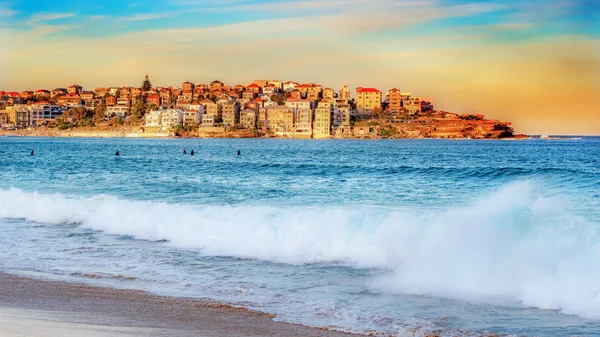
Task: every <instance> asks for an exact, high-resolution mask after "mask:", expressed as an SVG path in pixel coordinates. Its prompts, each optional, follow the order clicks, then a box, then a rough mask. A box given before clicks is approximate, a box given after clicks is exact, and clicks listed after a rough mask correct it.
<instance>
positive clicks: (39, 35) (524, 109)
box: [0, 0, 600, 134]
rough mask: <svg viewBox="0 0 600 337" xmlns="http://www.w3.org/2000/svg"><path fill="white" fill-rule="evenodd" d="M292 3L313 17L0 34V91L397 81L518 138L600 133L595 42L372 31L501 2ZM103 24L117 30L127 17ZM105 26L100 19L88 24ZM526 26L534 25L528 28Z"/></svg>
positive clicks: (512, 26) (475, 31)
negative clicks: (508, 125) (510, 129)
mask: <svg viewBox="0 0 600 337" xmlns="http://www.w3.org/2000/svg"><path fill="white" fill-rule="evenodd" d="M188 2H190V1H188ZM198 2H199V1H198ZM236 3H237V4H238V5H240V6H242V5H244V6H245V5H251V4H249V3H248V2H236ZM289 3H290V2H289V1H288V2H287V5H285V4H281V3H276V4H275V5H274V6H275V7H269V8H270V9H267V8H266V7H263V10H268V11H273V13H275V14H276V13H277V11H276V10H275V9H273V8H277V6H280V8H283V7H286V6H289ZM294 3H298V5H299V6H303V7H302V8H304V9H305V10H310V11H314V13H313V14H310V15H309V14H306V13H300V14H298V15H294V16H293V17H289V18H282V17H281V16H277V15H275V18H268V17H267V18H265V17H264V16H260V15H256V16H253V17H256V18H257V19H256V20H255V21H248V22H237V23H232V24H226V25H220V26H213V27H205V28H171V29H152V30H146V31H136V32H127V31H120V32H119V34H114V35H110V36H106V35H84V34H81V35H77V36H73V35H72V34H71V35H69V36H62V35H61V34H53V33H56V32H57V31H56V29H68V28H69V26H59V27H61V28H56V27H57V26H49V25H43V24H38V25H36V28H34V29H31V30H28V31H23V30H20V29H18V28H17V27H14V26H13V27H11V28H4V29H3V28H0V44H2V45H3V46H8V47H7V49H5V50H3V51H0V53H3V55H1V56H2V57H0V73H2V74H3V75H4V76H3V77H2V78H0V86H2V87H3V89H4V87H11V88H14V89H15V90H17V89H22V90H24V89H27V88H32V87H36V88H37V87H48V88H52V87H57V86H61V85H64V83H81V84H83V85H84V86H86V87H94V86H113V85H131V84H135V83H139V82H140V81H141V79H143V76H144V75H145V74H146V73H149V74H150V75H151V77H152V80H153V83H156V84H158V85H178V84H179V83H181V82H183V81H185V80H191V81H195V82H210V81H212V80H214V79H216V78H218V79H221V80H223V81H225V82H227V83H232V84H235V83H239V82H241V83H250V82H251V81H252V80H253V79H255V78H278V79H281V80H297V81H300V82H320V83H322V84H323V85H326V86H331V87H337V86H339V85H340V84H349V85H350V86H351V87H355V86H359V85H363V86H374V87H378V88H380V89H382V90H385V89H387V88H391V87H393V86H398V87H400V88H401V89H402V90H403V91H412V92H413V93H414V94H416V95H422V96H433V97H434V98H435V103H436V104H437V105H438V106H439V107H441V108H444V109H446V110H450V111H457V112H469V113H470V112H482V113H484V114H486V116H488V117H492V118H499V119H504V120H509V121H513V122H515V126H516V128H517V131H518V132H532V133H534V132H538V133H539V132H540V130H541V131H543V132H545V133H597V134H600V124H599V123H597V121H598V116H597V108H596V107H597V106H600V97H598V95H597V92H598V90H600V87H599V86H600V78H598V72H597V69H600V58H599V57H598V55H600V41H599V40H598V39H593V38H591V37H585V36H581V35H579V36H578V35H569V36H566V35H565V36H559V37H549V36H546V37H545V38H543V39H542V38H540V39H526V40H525V39H524V40H520V41H513V40H511V41H507V40H501V39H499V40H495V39H494V38H493V36H494V34H496V35H498V34H500V32H499V31H502V30H509V31H510V30H526V29H528V28H530V27H532V26H531V25H530V24H526V23H523V22H529V21H526V20H518V19H517V18H513V17H509V18H508V19H507V20H506V22H504V23H499V24H496V25H489V24H487V25H483V26H481V27H479V26H478V27H475V28H473V27H472V26H470V28H468V29H467V28H462V29H459V28H454V29H452V28H445V29H444V30H429V29H428V30H427V32H425V31H419V32H418V35H411V34H403V35H402V37H401V38H400V37H398V36H397V35H395V34H379V33H380V32H387V31H392V32H396V31H400V32H403V31H402V29H404V28H406V27H408V26H411V25H415V24H418V23H424V22H431V21H434V20H437V19H441V18H447V17H468V16H472V15H477V14H476V13H482V12H488V11H497V10H499V9H500V8H501V7H498V6H489V4H487V5H486V4H484V5H481V6H479V5H478V6H474V5H473V6H464V5H458V6H456V5H453V4H452V3H450V4H449V3H446V2H437V1H410V2H409V1H401V2H400V1H382V2H378V3H377V4H376V5H373V6H369V5H368V2H367V1H366V0H365V1H360V0H355V1H352V4H353V6H347V7H344V6H343V5H341V8H342V9H343V10H340V11H338V8H337V7H336V6H334V5H333V4H334V3H338V4H339V3H341V2H340V1H336V0H326V1H325V2H323V3H320V4H318V3H316V2H315V1H309V2H307V3H303V4H301V3H299V2H297V1H295V2H294ZM343 3H347V2H345V1H344V2H343ZM361 3H364V6H363V5H361ZM354 5H356V6H354ZM510 5H511V6H512V5H513V4H512V3H510ZM319 6H325V7H319ZM327 6H329V7H327ZM292 8H293V7H292ZM502 8H504V9H505V7H502ZM330 9H331V10H330ZM157 15H159V16H160V18H162V17H168V16H172V15H175V14H174V13H166V14H156V15H155V14H136V15H133V16H131V17H129V19H132V18H137V19H138V20H150V19H154V18H156V19H158V18H159V17H157ZM101 18H102V17H101ZM110 18H111V19H115V20H116V22H117V23H120V24H123V26H125V24H124V20H125V18H123V17H110ZM133 21H135V20H133ZM103 25H105V22H104V21H102V22H101V23H96V26H103ZM535 25H536V26H535V27H536V28H537V27H538V23H536V24H535ZM428 28H429V26H428ZM482 28H483V29H482ZM495 31H498V32H495ZM365 34H372V35H367V36H365ZM3 37H4V39H5V40H4V41H3ZM74 45H76V46H78V48H79V49H80V50H85V51H86V57H85V58H82V57H81V56H80V54H79V53H73V52H72V49H71V47H72V46H74ZM8 65H10V67H9V66H8ZM91 65H93V66H91ZM20 69H27V70H28V71H27V72H23V71H19V70H20ZM567 111H568V112H569V113H568V116H569V117H566V112H567ZM574 116H575V117H574Z"/></svg>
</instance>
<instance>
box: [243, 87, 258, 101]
mask: <svg viewBox="0 0 600 337" xmlns="http://www.w3.org/2000/svg"><path fill="white" fill-rule="evenodd" d="M254 97H256V93H255V92H253V91H248V90H246V91H244V92H242V98H243V99H247V100H250V101H251V100H253V99H254Z"/></svg>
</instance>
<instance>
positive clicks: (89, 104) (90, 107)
mask: <svg viewBox="0 0 600 337" xmlns="http://www.w3.org/2000/svg"><path fill="white" fill-rule="evenodd" d="M103 104H104V101H103V100H102V99H98V98H97V99H93V100H90V101H85V108H86V109H88V110H94V109H96V107H98V106H99V105H103Z"/></svg>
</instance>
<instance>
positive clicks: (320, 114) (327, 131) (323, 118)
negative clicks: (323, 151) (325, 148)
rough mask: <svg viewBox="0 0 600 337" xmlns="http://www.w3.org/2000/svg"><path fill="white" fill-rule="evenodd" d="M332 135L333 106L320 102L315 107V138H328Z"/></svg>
mask: <svg viewBox="0 0 600 337" xmlns="http://www.w3.org/2000/svg"><path fill="white" fill-rule="evenodd" d="M330 136H331V106H330V105H329V104H319V105H318V106H317V108H316V109H315V120H314V122H313V138H328V137H330Z"/></svg>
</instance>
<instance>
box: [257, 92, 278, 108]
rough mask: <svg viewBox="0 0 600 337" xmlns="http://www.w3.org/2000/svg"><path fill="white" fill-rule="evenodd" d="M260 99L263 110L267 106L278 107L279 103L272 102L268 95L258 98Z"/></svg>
mask: <svg viewBox="0 0 600 337" xmlns="http://www.w3.org/2000/svg"><path fill="white" fill-rule="evenodd" d="M260 99H261V100H262V101H263V102H262V106H263V107H265V108H266V107H268V106H273V105H279V103H277V102H275V101H274V100H272V99H271V97H269V95H263V96H261V97H260Z"/></svg>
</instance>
